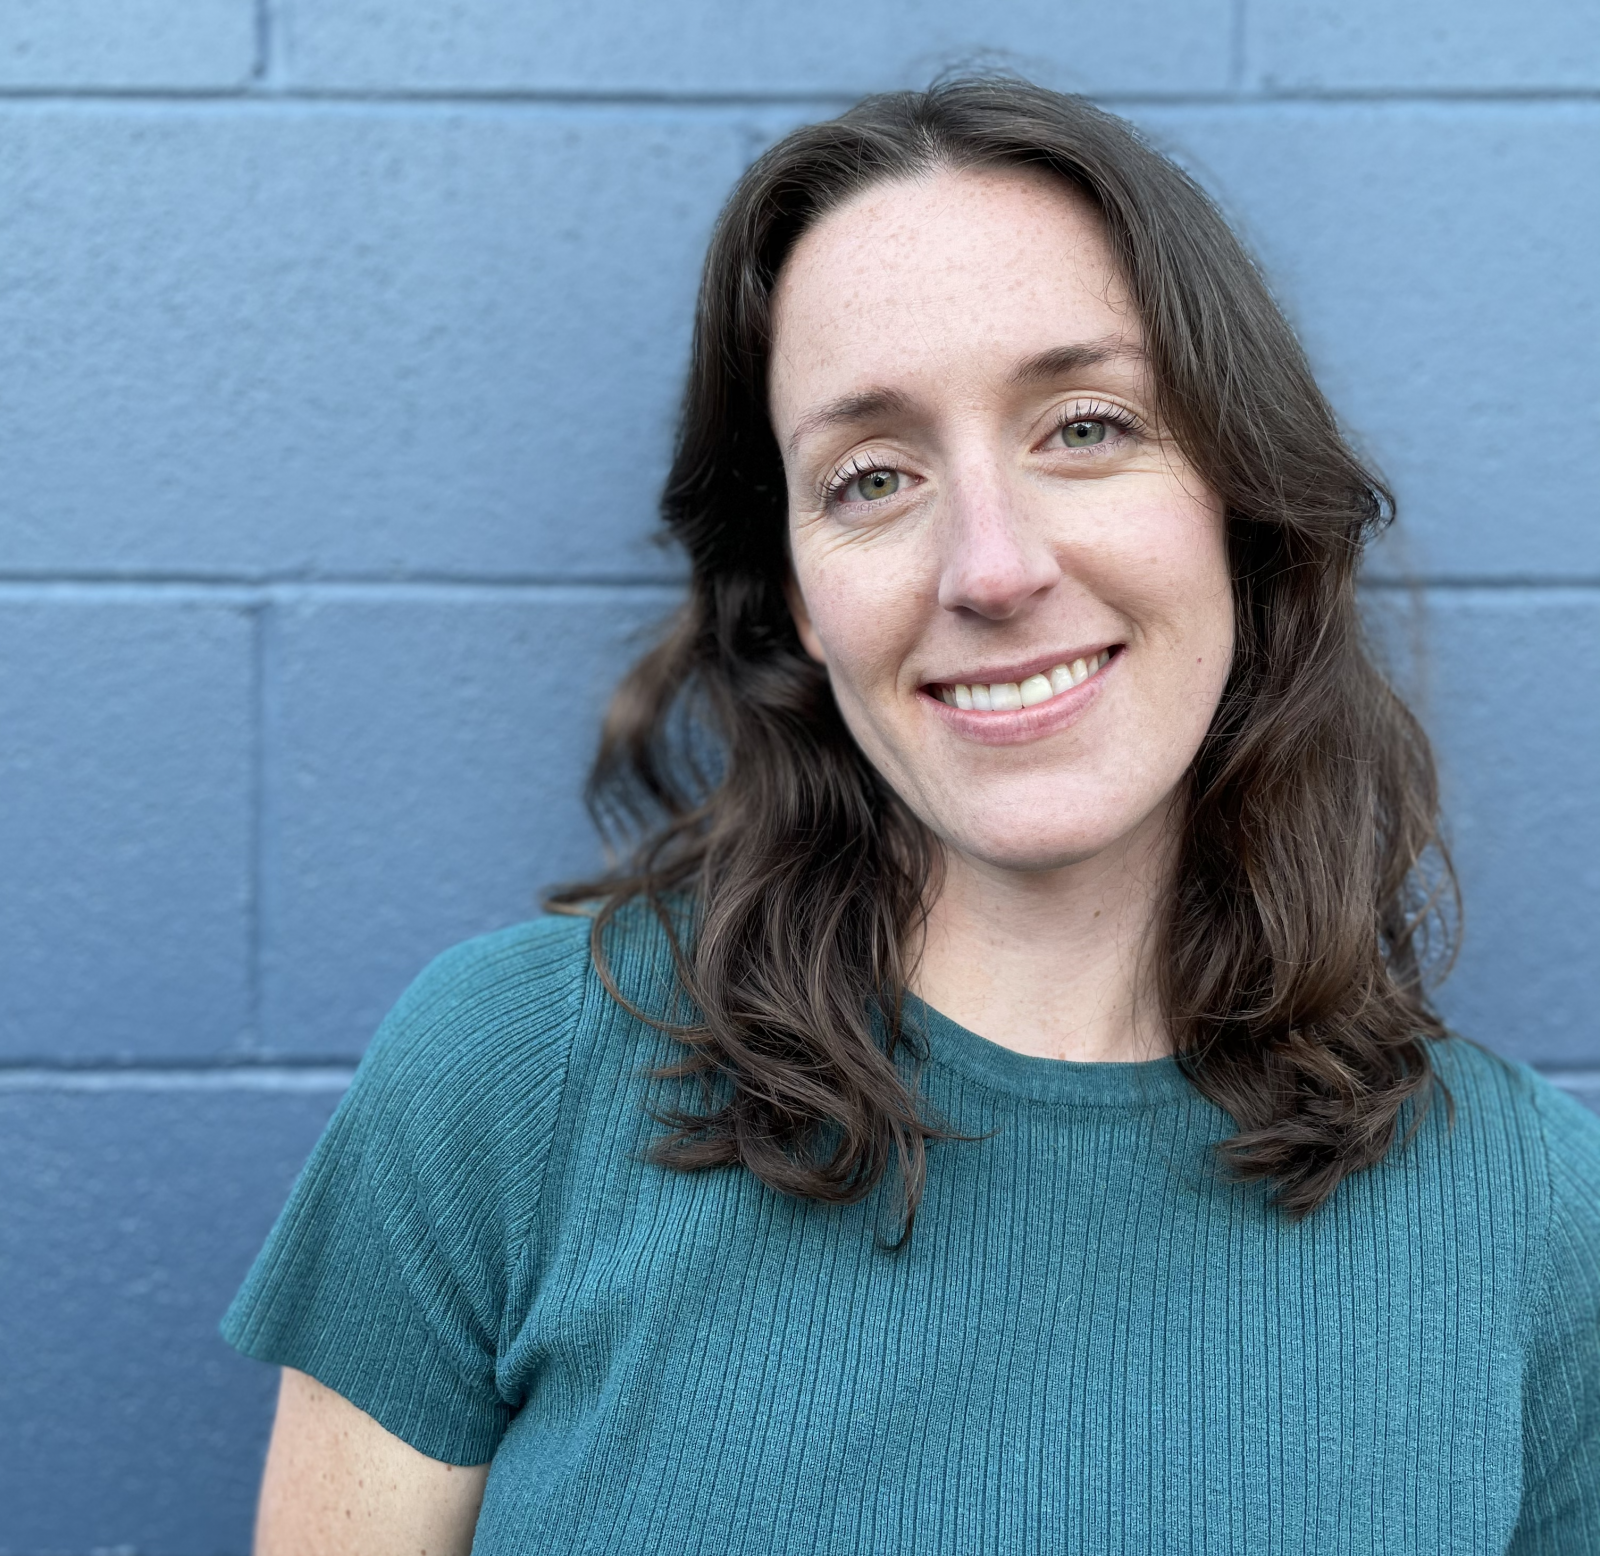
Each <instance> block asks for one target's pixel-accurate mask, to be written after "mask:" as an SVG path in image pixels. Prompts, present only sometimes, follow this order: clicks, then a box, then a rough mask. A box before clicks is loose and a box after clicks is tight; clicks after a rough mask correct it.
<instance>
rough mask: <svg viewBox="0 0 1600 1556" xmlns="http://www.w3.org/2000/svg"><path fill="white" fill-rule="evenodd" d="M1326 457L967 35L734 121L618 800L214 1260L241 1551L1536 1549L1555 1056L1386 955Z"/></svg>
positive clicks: (1579, 1161) (1159, 254) (1576, 1522)
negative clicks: (658, 633)
mask: <svg viewBox="0 0 1600 1556" xmlns="http://www.w3.org/2000/svg"><path fill="white" fill-rule="evenodd" d="M1387 509H1388V498H1387V495H1386V494H1385V492H1384V490H1383V488H1382V487H1381V486H1380V485H1379V484H1378V482H1377V481H1376V480H1375V479H1374V478H1373V477H1372V476H1371V475H1370V474H1369V473H1368V472H1367V471H1365V470H1364V469H1363V468H1362V466H1361V465H1360V463H1359V462H1358V461H1357V459H1356V458H1355V457H1354V456H1353V454H1352V453H1351V452H1350V450H1349V449H1348V448H1347V447H1346V446H1345V444H1344V443H1343V442H1342V441H1341V439H1340V437H1339V435H1338V433H1337V431H1336V428H1335V425H1334V422H1333V418H1332V416H1331V414H1330V412H1329V410H1328V408H1327V406H1326V404H1325V402H1324V401H1323V399H1322V398H1321V396H1320V395H1319V393H1318V391H1317V389H1316V387H1315V385H1314V384H1313V382H1312V380H1311V378H1310V376H1309V373H1308V371H1307V368H1306V366H1305V363H1304V361H1303V358H1302V356H1301V354H1300V352H1299V350H1298V348H1297V346H1296V345H1295V343H1294V340H1293V338H1292V336H1291V334H1290V332H1289V331H1288V329H1287V327H1286V325H1285V324H1284V322H1283V320H1282V318H1281V316H1280V315H1279V313H1278V312H1277V310H1276V308H1275V307H1274V305H1273V303H1272V302H1271V300H1270V298H1269V296H1268V293H1267V291H1266V289H1265V287H1264V285H1263V283H1262V282H1261V280H1260V278H1259V277H1258V276H1257V274H1256V272H1255V271H1254V270H1253V269H1252V267H1251V265H1250V263H1249V261H1248V260H1247V259H1246V258H1245V257H1244V255H1243V253H1242V252H1241V250H1240V248H1239V246H1238V244H1237V242H1236V240H1235V239H1234V238H1233V237H1232V235H1231V234H1230V233H1229V231H1228V230H1227V228H1226V226H1225V225H1224V224H1223V222H1222V221H1221V219H1220V218H1219V217H1218V216H1217V214H1216V213H1215V211H1214V210H1213V209H1212V207H1211V206H1210V205H1209V204H1208V203H1207V201H1206V200H1205V198H1204V196H1203V195H1201V194H1200V193H1199V191H1198V190H1197V189H1196V188H1195V187H1194V185H1193V184H1191V183H1190V182H1189V181H1188V180H1187V179H1186V178H1185V177H1184V176H1183V175H1182V174H1181V173H1179V172H1178V171H1177V170H1176V169H1175V168H1174V167H1173V166H1172V165H1171V164H1170V163H1168V162H1166V161H1165V160H1164V159H1162V158H1161V157H1159V156H1158V155H1156V154H1155V153H1154V152H1152V151H1151V150H1149V149H1148V148H1146V147H1145V146H1144V145H1143V144H1142V143H1141V142H1140V141H1139V140H1138V139H1137V138H1136V137H1135V135H1134V134H1133V132H1132V131H1131V130H1129V129H1128V127H1127V126H1126V125H1124V124H1122V123H1120V122H1119V121H1117V120H1115V119H1113V118H1110V117H1108V116H1105V115H1103V114H1101V113H1098V112H1097V111H1096V110H1094V109H1093V108H1091V107H1089V106H1088V105H1086V104H1084V103H1082V102H1080V101H1077V100H1073V99H1068V98H1062V97H1059V96H1056V95H1054V94H1051V93H1048V92H1045V91H1042V90H1039V89H1036V88H1033V87H1030V86H1027V85H1025V84H1020V83H1013V82H993V81H974V82H962V83H955V84H952V85H948V86H944V87H940V88H937V89H936V90H934V91H932V92H929V93H926V94H902V95H896V96H891V97H884V98H874V99H869V100H867V101H865V102H863V103H862V104H860V105H858V106H857V107H856V108H855V109H853V110H851V111H850V112H849V113H847V114H845V115H844V116H843V117H842V118H841V119H838V120H836V121H834V122H832V123H829V124H824V125H819V126H813V127H811V128H809V129H804V130H801V131H798V132H796V133H795V134H793V135H791V136H789V137H788V138H787V139H786V140H784V141H783V142H781V143H780V144H779V145H778V146H776V147H775V148H773V150H771V151H770V152H768V153H767V155H766V156H765V157H763V158H762V159H761V161H760V162H759V163H758V164H757V165H756V166H755V167H754V168H753V169H752V170H751V171H750V173H749V174H748V175H747V176H746V177H745V179H744V180H743V181H742V182H741V184H740V185H739V187H738V189H737V190H736V191H735V193H734V195H733V197H732V199H731V201H730V203H729V205H728V208H727V210H726V211H725V212H724V214H723V217H722V220H721V223H720V225H719V227H718V230H717V234H716V237H715V239H714V242H713V245H712V249H711V253H710V256H709V259H708V262H707V267H706V274H705V281H704V286H703V290H702V294H701V299H700V308H699V314H698V320H697V326H696V335H695V345H694V355H693V363H692V366H691V370H690V376H689V384H688V389H687V398H686V402H685V407H684V413H683V422H682V429H681V435H680V441H679V447H678V452H677V458H676V462H675V465H674V468H673V471H672V474H671V477H670V480H669V483H668V487H667V492H666V498H665V511H666V518H667V522H668V524H669V526H670V528H671V530H672V532H673V534H674V535H675V536H676V537H677V538H678V540H679V541H680V542H681V543H682V544H683V546H684V547H685V549H686V550H687V552H688V555H689V558H690V561H691V564H692V584H691V590H690V601H689V604H688V606H687V607H686V609H685V611H684V613H683V614H682V616H681V617H680V619H679V620H678V622H677V623H676V625H675V627H674V628H673V630H672V632H671V633H670V635H669V636H668V637H667V639H666V640H665V642H664V643H663V644H662V645H661V647H660V648H659V649H658V650H657V652H655V653H654V654H652V655H651V656H650V657H648V658H647V659H645V660H644V661H643V662H642V663H641V664H640V665H639V666H638V667H636V669H635V670H634V671H633V672H632V674H631V675H630V676H629V678H628V679H627V681H626V682H625V683H624V685H623V687H622V689H621V691H620V692H619V694H618V697H617V699H616V701H615V703H614V705H613V707H612V710H611V714H610V717H609V723H608V726H607V732H606V737H605V743H604V747H603V749H602V752H601V756H600V761H599V765H598V767H597V769H596V776H595V781H594V795H595V798H596V801H597V809H598V811H599V813H600V815H601V816H602V819H603V820H605V821H606V822H607V823H608V824H609V825H610V826H612V827H613V829H620V830H621V832H622V833H623V834H624V835H626V836H630V837H631V838H632V839H633V840H634V843H635V845H636V846H635V847H634V850H633V853H632V854H631V856H630V857H629V862H628V863H627V864H626V865H625V866H624V867H622V868H620V869H619V870H618V871H617V873H615V874H614V875H613V876H610V877H608V878H607V879H605V880H603V881H601V882H598V883H590V884H588V885H584V886H580V887H576V888H573V889H572V890H570V891H567V892H565V893H563V894H561V895H560V896H559V898H558V901H557V906H559V907H561V908H563V909H564V910H565V912H564V914H558V915H556V916H552V917H548V918H546V919H544V920H542V921H540V922H538V923H535V924H533V925H527V926H521V927H518V928H515V929H511V930H508V931H504V932H502V933H499V934H496V935H491V936H488V937H486V938H485V939H482V940H478V941H474V942H472V943H470V944H469V945H467V946H464V947H461V948H458V949H457V950H455V951H453V952H451V953H449V954H447V955H446V956H444V957H443V958H441V959H440V960H439V961H438V962H436V963H435V964H434V965H433V966H432V967H431V968H429V969H428V970H427V971H426V972H425V973H424V974H423V975H422V977H421V978H420V979H419V981H418V982H417V983H416V984H415V985H414V986H413V988H412V989H411V990H410V991H409V992H408V993H407V995H406V996H405V997H404V999H403V1000H402V1001H401V1003H400V1005H399V1007H398V1008H397V1009H396V1011H395V1012H394V1013H393V1015H392V1016H391V1017H390V1019H389V1021H388V1022H387V1023H386V1024H385V1027H384V1029H383V1031H382V1032H381V1034H380V1035H379V1038H378V1040H377V1041H376V1043H375V1044H374V1046H373V1049H372V1051H371V1052H370V1053H369V1055H368V1057H367V1059H366V1061H365V1062H364V1064H363V1066H362V1069H361V1072H360V1074H359V1076H358V1078H357V1080H356V1083H355V1085H354V1087H353V1089H352V1091H351V1093H350V1095H349V1097H348V1098H347V1100H346V1101H345V1103H344V1105H343V1106H342V1107H341V1109H340V1111H339V1114H338V1115H337V1117H336V1118H335V1120H334V1122H333V1123H332V1124H331V1125H330V1127H329V1130H328V1133H327V1135H326V1137H325V1138H324V1140H323V1141H322V1143H321V1144H320V1145H319V1147H318V1149H317V1152H316V1155H315V1156H314V1158H313V1160H312V1162H311V1164H310V1166H309V1167H308V1168H307V1170H306V1173H305V1175H304V1176H303V1178H302V1180H301V1182H300V1184H299V1185H298V1187H297V1188H296V1190H295V1194H294V1198H293V1200H292V1202H291V1204H290V1206H289V1208H288V1209H287V1210H286V1212H285V1213H284V1217H283V1219H282V1220H281V1222H280V1224H279V1226H278V1228H277V1229H276V1231H275V1232H274V1233H273V1236H272V1239H271V1241H270V1243H269V1244H268V1247H267V1249H266V1251H265V1252H264V1253H263V1254H262V1256H261V1259H260V1261H259V1262H258V1264H257V1266H256V1269H255V1271H254V1272H253V1273H252V1275H251V1277H250V1280H249V1282H248V1284H247V1286H246V1288H245V1290H244V1291H243V1292H242V1293H241V1295H240V1297H239V1299H238V1301H237V1302H236V1304H235V1306H234V1308H233V1310H232V1312H231V1313H230V1315H229V1319H228V1322H227V1332H228V1334H229V1336H230V1338H231V1339H232V1340H233V1341H234V1343H235V1344H237V1345H238V1346H240V1347H241V1349H243V1350H245V1351H247V1352H248V1353H250V1354H252V1355H255V1356H259V1357H262V1358H264V1359H267V1360H270V1361H274V1362H277V1363H280V1364H282V1365H283V1366H284V1367H285V1368H286V1369H288V1370H286V1372H285V1381H284V1387H283V1393H282V1398H281V1403H280V1407H279V1415H278V1421H277V1425H276V1428H275V1431H274V1436H273V1443H272V1448H271V1452H270V1455H269V1460H268V1466H267V1473H266V1480H265V1486H264V1491H263V1499H262V1511H261V1520H260V1528H259V1536H258V1538H259V1544H258V1549H259V1550H260V1551H262V1552H267V1553H274V1556H275V1553H279V1552H289V1551H294V1552H304V1551H340V1552H369V1551H370V1552H379V1551H383V1552H390V1551H396V1550H401V1549H418V1548H421V1549H426V1550H427V1551H429V1552H430V1553H433V1552H439V1551H465V1550H466V1549H467V1548H468V1546H469V1545H471V1547H472V1549H474V1550H477V1551H480V1552H493V1553H498V1552H512V1551H516V1552H531V1551H546V1550H548V1551H562V1552H567V1551H578V1550H594V1551H607V1552H655V1551H672V1552H674V1553H681V1552H688V1551H707V1552H710V1551H715V1552H719V1553H720V1552H731V1551H760V1552H807V1553H810V1552H819V1551H829V1552H834V1551H838V1552H846V1551H848V1552H874V1553H876V1552H907V1553H911V1552H915V1553H918V1556H925V1553H930V1552H941V1551H951V1552H957V1551H959V1552H1010V1551H1031V1550H1045V1549H1050V1550H1071V1551H1137V1552H1147V1551H1153V1550H1162V1551H1174V1552H1186V1551H1200V1550H1208V1551H1215V1550H1224V1551H1241V1552H1245V1551H1247V1552H1251V1553H1256V1552H1265V1551H1313V1552H1318V1553H1327V1552H1335V1551H1358V1550H1359V1551H1370V1550H1384V1551H1396V1552H1400V1551H1406V1552H1409V1551H1423V1550H1428V1551H1433V1550H1446V1549H1448V1550H1453V1551H1454V1550H1459V1551H1474V1552H1477V1551H1484V1552H1488V1551H1496V1552H1498V1551H1505V1550H1514V1551H1517V1552H1534V1551H1539V1552H1545V1551H1548V1552H1557V1551H1560V1552H1578V1551H1590V1550H1600V1208H1597V1199H1596V1192H1595V1191H1596V1187H1597V1185H1600V1121H1596V1120H1595V1119H1593V1118H1592V1117H1591V1116H1589V1115H1588V1114H1586V1113H1584V1112H1582V1111H1581V1110H1580V1109H1579V1108H1578V1107H1577V1106H1576V1105H1575V1104H1573V1103H1572V1102H1570V1101H1569V1100H1568V1099H1566V1098H1565V1097H1563V1096H1561V1095H1560V1094H1558V1093H1557V1092H1555V1091H1554V1090H1553V1089H1552V1088H1551V1087H1550V1086H1549V1085H1548V1084H1546V1083H1545V1082H1543V1081H1541V1080H1539V1079H1538V1078H1537V1077H1536V1076H1534V1075H1533V1074H1532V1073H1531V1072H1530V1071H1528V1070H1526V1069H1525V1068H1522V1067H1517V1066H1512V1065H1508V1064H1506V1063H1504V1062H1502V1061H1499V1060H1497V1059H1494V1058H1493V1057H1491V1056H1490V1055H1488V1054H1487V1053H1486V1052H1484V1051H1481V1050H1478V1049H1476V1048H1473V1047H1468V1046H1466V1045H1464V1044H1463V1042H1462V1041H1460V1040H1458V1039H1448V1038H1447V1037H1446V1035H1445V1033H1444V1030H1443V1028H1442V1027H1441V1025H1440V1023H1439V1020H1438V1018H1437V1017H1436V1016H1435V1015H1434V1013H1433V1012H1432V1010H1431V1008H1430V1006H1429V1004H1428V1001H1427V997H1426V994H1425V992H1424V986H1423V973H1424V969H1425V963H1426V962H1427V960H1428V957H1427V954H1426V953H1427V949H1428V947H1427V943H1426V938H1425V936H1426V929H1427V926H1428V925H1429V923H1430V921H1436V920H1437V914H1436V913H1435V909H1436V907H1437V905H1438V903H1439V901H1440V899H1441V896H1442V895H1444V894H1446V893H1447V891H1448V887H1449V877H1448V869H1447V867H1446V866H1444V865H1443V863H1442V862H1436V863H1435V864H1434V865H1433V866H1431V867H1430V866H1429V862H1428V861H1429V860H1430V858H1432V859H1434V860H1436V861H1437V860H1439V856H1438V854H1437V851H1436V849H1435V846H1434V845H1435V843H1436V837H1435V791H1434V778H1433V768H1432V763H1431V758H1430V756H1429V753H1428V750H1427V745H1426V742H1425V740H1424V738H1423V736H1422V734H1421V733H1420V731H1419V730H1418V728H1417V726H1416V724H1415V723H1414V721H1413V720H1412V719H1411V717H1410V716H1409V715H1408V714H1407V713H1406V711H1405V710H1404V709H1403V707H1402V706H1401V705H1400V704H1399V702H1398V701H1397V700H1396V699H1395V697H1394V695H1393V693H1392V692H1391V691H1390V690H1389V688H1388V687H1387V685H1386V684H1385V683H1384V681H1383V680H1382V679H1381V678H1380V676H1379V675H1378V674H1377V673H1376V672H1375V671H1374V669H1373V668H1372V666H1371V664H1370V663H1369V661H1368V659H1367V657H1366V654H1365V652H1364V650H1363V647H1362V642H1361V636H1360V632H1359V627H1358V622H1357V616H1356V609H1355V603H1354V595H1353V577H1354V573H1355V569H1356V564H1357V561H1358V558H1359V554H1360V551H1361V546H1362V543H1363V541H1364V540H1365V539H1366V537H1367V536H1368V535H1369V534H1370V533H1371V532H1372V531H1373V530H1374V529H1375V528H1376V527H1377V526H1378V525H1379V524H1380V523H1381V522H1382V520H1383V519H1384V518H1385V517H1386V514H1387ZM480 1503H481V1505H480ZM474 1528H476V1535H475V1543H474Z"/></svg>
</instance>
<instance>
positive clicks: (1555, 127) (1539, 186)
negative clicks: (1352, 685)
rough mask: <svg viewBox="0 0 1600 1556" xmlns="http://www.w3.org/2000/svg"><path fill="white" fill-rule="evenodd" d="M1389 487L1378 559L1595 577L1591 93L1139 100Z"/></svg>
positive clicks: (1598, 215)
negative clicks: (1412, 101)
mask: <svg viewBox="0 0 1600 1556" xmlns="http://www.w3.org/2000/svg"><path fill="white" fill-rule="evenodd" d="M1140 118H1141V121H1142V122H1143V123H1144V124H1145V125H1146V126H1147V127H1148V128H1149V129H1150V130H1151V131H1152V132H1154V133H1155V135H1156V136H1157V138H1158V139H1159V140H1161V141H1162V142H1163V143H1165V144H1167V145H1168V146H1170V147H1173V148H1175V149H1178V150H1180V151H1182V152H1183V153H1184V155H1185V156H1186V157H1187V158H1188V159H1190V161H1191V165H1192V166H1193V167H1194V169H1195V170H1196V171H1197V172H1198V173H1199V175H1200V176H1201V178H1202V180H1203V181H1204V182H1206V183H1207V184H1209V185H1210V186H1211V187H1212V189H1213V190H1214V192H1216V193H1218V194H1219V195H1220V197H1221V199H1222V201H1223V204H1224V205H1225V206H1226V207H1227V208H1228V209H1229V210H1230V212H1231V213H1233V214H1234V215H1235V217H1236V218H1237V219H1239V220H1240V221H1241V224H1242V226H1243V228H1244V230H1245V231H1246V233H1247V235H1248V236H1249V237H1250V238H1251V239H1252V240H1253V242H1254V245H1255V247H1256V249H1257V251H1258V253H1259V254H1260V255H1261V257H1262V259H1263V260H1264V262H1265V265H1266V268H1267V271H1268V274H1269V277H1270V279H1271V280H1272V281H1273V282H1274V284H1275V285H1276V286H1277V288H1278V290H1279V292H1280V295H1281V296H1282V297H1283V299H1284V300H1285V302H1286V304H1287V306H1288V309H1289V312H1290V314H1291V315H1292V316H1293V318H1294V319H1295V321H1296V322H1297V324H1298V325H1299V327H1300V329H1301V331H1302V334H1303V336H1304V338H1305V340H1306V343H1307V345H1308V347H1309V349H1310V352H1311V355H1312V358H1313V360H1314V362H1315V364H1316V366H1317V369H1318V372H1319V374H1320V376H1321V378H1322V381H1323V384H1324V387H1325V388H1326V389H1327V390H1328V391H1329V393H1330V394H1331V396H1332V398H1333V401H1334V403H1335V405H1336V406H1337V407H1338V409H1339V411H1340V413H1341V415H1342V416H1343V418H1344V419H1345V420H1346V422H1347V423H1348V425H1349V426H1350V427H1351V428H1352V429H1353V431H1354V432H1355V433H1356V435H1357V437H1358V439H1359V441H1360V442H1361V443H1362V445H1363V446H1364V447H1365V448H1366V449H1367V450H1368V451H1369V453H1370V454H1371V455H1372V456H1374V457H1375V459H1376V462H1377V464H1378V465H1379V467H1380V468H1382V469H1383V470H1385V471H1387V472H1388V474H1389V476H1390V477H1391V479H1392V481H1393V483H1394V485H1395V487H1396V488H1397V490H1398V492H1399V495H1400V502H1401V519H1402V522H1401V524H1400V525H1399V527H1398V528H1397V530H1396V531H1395V532H1394V535H1393V537H1392V538H1391V540H1390V541H1389V542H1386V543H1385V546H1384V547H1383V549H1382V551H1381V553H1380V555H1379V556H1378V557H1377V558H1376V559H1375V560H1376V563H1377V565H1378V567H1379V568H1380V570H1382V571H1386V572H1390V573H1393V572H1404V571H1412V572H1417V573H1425V574H1428V575H1432V576H1439V575H1450V576H1454V577H1458V578H1459V577H1483V576H1485V575H1488V576H1507V575H1509V576H1512V577H1555V578H1594V577H1595V576H1597V575H1600V524H1596V523H1595V522H1594V511H1595V509H1594V493H1595V491H1596V490H1597V489H1600V266H1597V265H1596V264H1595V262H1594V255H1595V253H1596V251H1597V250H1600V108H1597V107H1596V106H1595V105H1594V104H1577V105H1552V104H1538V105H1533V104H1520V105H1499V106H1496V105H1490V104H1468V105H1445V104H1433V105H1389V106H1384V105H1357V106H1351V105H1327V104H1299V105H1283V104H1269V105H1261V106H1256V107H1237V108H1219V109H1160V110H1156V109H1150V110H1145V111H1143V112H1141V114H1140Z"/></svg>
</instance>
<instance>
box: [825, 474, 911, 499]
mask: <svg viewBox="0 0 1600 1556" xmlns="http://www.w3.org/2000/svg"><path fill="white" fill-rule="evenodd" d="M903 484H904V482H903V480H902V478H901V475H900V472H899V471H898V470H868V471H866V472H864V473H863V474H861V475H857V476H852V477H851V478H850V479H849V480H848V481H847V482H845V485H844V487H843V489H842V490H841V492H840V494H839V495H840V496H841V497H842V498H843V499H844V500H845V501H846V502H876V501H877V500H878V499H879V498H880V497H893V496H894V494H895V493H896V492H898V491H899V490H900V488H901V486H902V485H903Z"/></svg>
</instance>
